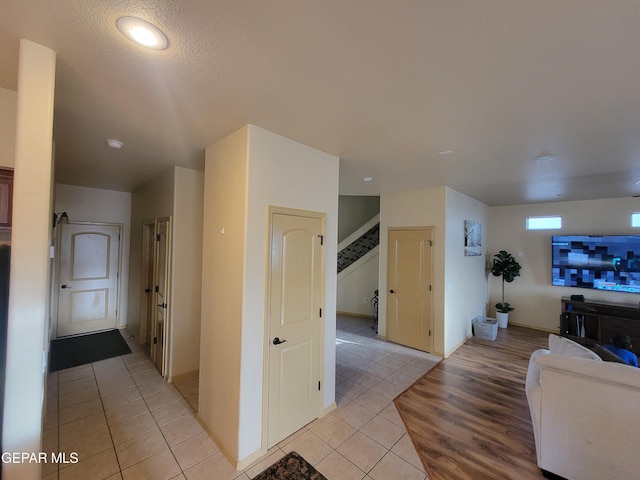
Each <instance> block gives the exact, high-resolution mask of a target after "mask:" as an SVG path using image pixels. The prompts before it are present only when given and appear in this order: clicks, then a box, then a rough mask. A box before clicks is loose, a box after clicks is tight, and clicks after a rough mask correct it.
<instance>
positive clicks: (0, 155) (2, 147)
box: [0, 88, 18, 168]
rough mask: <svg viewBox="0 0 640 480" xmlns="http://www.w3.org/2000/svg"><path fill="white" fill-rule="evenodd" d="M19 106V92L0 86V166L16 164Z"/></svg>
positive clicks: (11, 166)
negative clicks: (17, 114)
mask: <svg viewBox="0 0 640 480" xmlns="http://www.w3.org/2000/svg"><path fill="white" fill-rule="evenodd" d="M17 108H18V103H17V93H16V92H14V91H13V90H7V89H6V88H0V167H10V168H13V166H14V164H15V152H16V112H17Z"/></svg>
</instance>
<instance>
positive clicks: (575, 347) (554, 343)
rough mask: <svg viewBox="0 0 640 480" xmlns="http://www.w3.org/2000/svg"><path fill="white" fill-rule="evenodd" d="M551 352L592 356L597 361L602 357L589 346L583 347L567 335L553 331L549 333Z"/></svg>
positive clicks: (583, 356)
mask: <svg viewBox="0 0 640 480" xmlns="http://www.w3.org/2000/svg"><path fill="white" fill-rule="evenodd" d="M549 352H550V353H553V354H556V355H566V356H569V357H580V358H590V359H593V360H597V361H600V362H601V361H602V359H601V358H600V357H599V356H598V355H597V354H596V353H594V352H592V351H591V350H589V349H588V348H587V347H583V346H582V345H580V344H579V343H576V342H574V341H573V340H569V339H568V338H565V337H559V336H558V335H554V334H553V333H552V334H550V335H549Z"/></svg>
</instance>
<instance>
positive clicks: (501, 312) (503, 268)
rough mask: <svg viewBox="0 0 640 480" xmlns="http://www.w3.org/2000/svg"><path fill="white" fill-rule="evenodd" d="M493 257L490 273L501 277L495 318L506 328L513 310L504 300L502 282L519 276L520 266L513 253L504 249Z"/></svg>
mask: <svg viewBox="0 0 640 480" xmlns="http://www.w3.org/2000/svg"><path fill="white" fill-rule="evenodd" d="M493 257H494V258H493V262H492V263H491V274H492V275H493V276H495V277H502V301H501V302H499V303H496V312H497V313H496V318H497V319H498V326H499V327H500V328H507V324H508V322H509V312H510V311H512V310H513V307H512V306H511V305H510V304H509V303H508V302H505V301H504V284H505V282H509V283H511V282H513V280H514V279H515V278H516V277H519V276H520V268H522V267H521V266H520V264H519V263H518V262H517V261H516V259H515V258H513V255H511V254H510V253H509V252H507V251H505V250H500V251H499V252H498V253H496V254H495V255H494V256H493Z"/></svg>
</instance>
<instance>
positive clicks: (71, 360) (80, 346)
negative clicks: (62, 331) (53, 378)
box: [49, 330, 131, 372]
mask: <svg viewBox="0 0 640 480" xmlns="http://www.w3.org/2000/svg"><path fill="white" fill-rule="evenodd" d="M127 353H131V349H130V348H129V345H127V342H126V341H125V339H124V338H122V335H120V332H119V331H118V330H108V331H106V332H100V333H92V334H89V335H81V336H78V337H69V338H59V339H57V340H53V341H52V342H51V350H50V352H49V360H50V363H49V371H50V372H57V371H58V370H64V369H65V368H71V367H77V366H78V365H85V364H87V363H93V362H97V361H99V360H104V359H106V358H111V357H117V356H120V355H126V354H127Z"/></svg>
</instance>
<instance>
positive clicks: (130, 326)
mask: <svg viewBox="0 0 640 480" xmlns="http://www.w3.org/2000/svg"><path fill="white" fill-rule="evenodd" d="M174 182H175V169H174V168H169V169H167V170H166V171H165V172H164V174H163V175H161V176H160V177H158V178H157V179H156V180H155V181H153V182H150V183H148V184H147V185H145V186H144V187H142V188H140V189H138V190H136V191H135V192H133V194H132V197H131V243H130V252H129V259H130V263H129V304H128V310H127V318H128V319H129V321H128V323H127V333H128V334H129V335H135V336H136V337H139V335H140V296H141V294H142V292H141V289H140V282H141V272H140V270H141V266H142V225H143V223H144V222H145V221H149V220H151V221H153V219H154V218H164V217H170V216H171V215H172V213H173V195H174ZM140 340H141V341H142V339H140Z"/></svg>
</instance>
